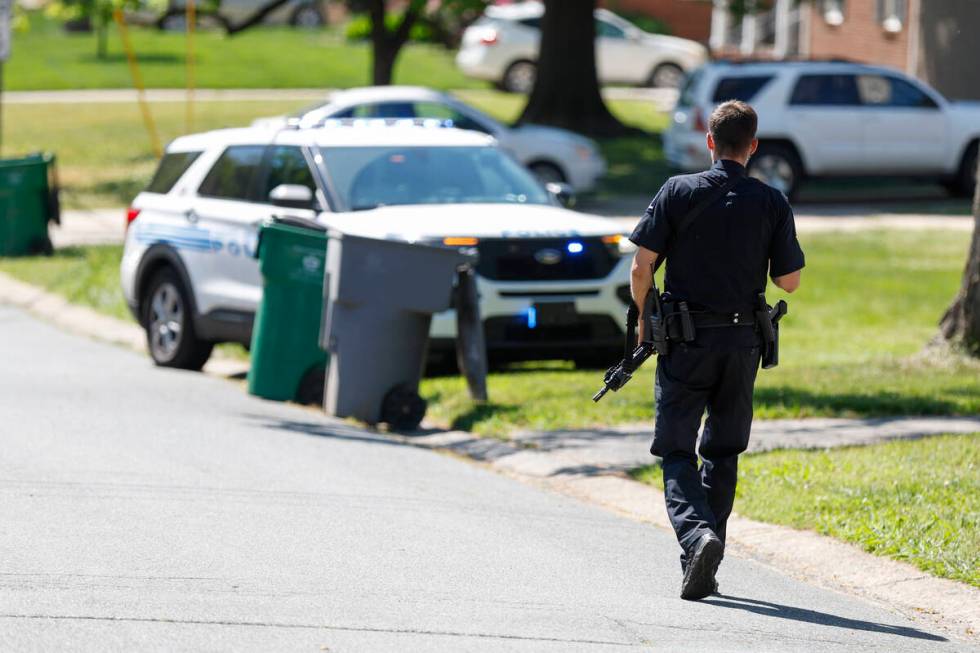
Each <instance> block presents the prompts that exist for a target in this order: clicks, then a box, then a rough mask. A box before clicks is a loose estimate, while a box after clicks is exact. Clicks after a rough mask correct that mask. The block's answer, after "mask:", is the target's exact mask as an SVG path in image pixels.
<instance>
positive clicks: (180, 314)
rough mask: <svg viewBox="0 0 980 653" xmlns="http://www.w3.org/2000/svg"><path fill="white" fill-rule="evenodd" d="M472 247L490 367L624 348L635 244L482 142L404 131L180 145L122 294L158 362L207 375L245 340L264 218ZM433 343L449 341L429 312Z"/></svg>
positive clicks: (451, 327) (135, 209) (330, 129)
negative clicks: (225, 347)
mask: <svg viewBox="0 0 980 653" xmlns="http://www.w3.org/2000/svg"><path fill="white" fill-rule="evenodd" d="M273 215H279V216H288V217H293V218H304V219H307V220H315V221H317V222H320V223H322V224H324V225H327V226H330V227H333V228H335V229H339V230H340V231H342V232H345V233H352V234H358V235H363V236H369V237H376V238H392V239H400V240H406V241H410V242H428V243H438V244H442V245H445V246H455V247H467V248H476V249H477V251H478V252H479V263H478V267H477V273H478V274H477V283H478V290H479V293H480V297H481V310H482V316H483V319H484V325H485V328H486V338H487V345H488V349H489V350H490V353H491V355H494V356H505V355H506V356H510V355H514V356H517V357H523V358H527V357H531V358H536V359H540V358H549V357H551V358H586V359H588V358H589V357H590V356H591V357H593V358H594V357H595V355H596V353H597V352H599V353H607V352H608V351H609V350H611V349H613V348H615V347H617V346H619V345H620V344H621V342H620V341H621V338H622V335H623V331H622V327H621V325H620V321H621V318H622V315H623V309H624V307H625V305H626V302H627V301H628V296H629V285H628V284H629V257H628V256H625V254H628V253H629V245H628V241H627V240H626V239H625V238H623V237H622V234H621V227H620V226H619V225H617V224H616V223H614V222H612V221H610V220H606V219H604V218H599V217H593V216H587V215H583V214H580V213H576V212H573V211H570V210H568V209H565V208H563V207H561V206H560V205H558V204H557V203H556V201H555V199H554V198H553V197H552V195H551V194H549V192H548V191H546V190H545V188H543V187H542V186H541V185H540V184H539V183H538V182H537V181H536V180H535V179H534V178H533V177H532V176H531V174H530V173H529V172H528V171H527V170H526V169H525V168H523V167H522V166H520V164H518V163H517V162H516V161H514V160H513V159H511V158H510V157H509V156H508V155H506V154H505V153H503V152H502V151H501V150H500V149H499V148H498V147H497V146H496V144H495V142H494V140H493V139H492V138H490V137H488V136H486V135H484V134H478V133H475V132H466V131H461V130H457V129H448V128H431V127H422V126H418V125H410V126H381V127H379V126H376V125H372V126H349V125H334V126H326V127H323V128H318V129H285V130H270V129H263V128H248V129H233V130H222V131H215V132H209V133H205V134H197V135H193V136H185V137H182V138H178V139H177V140H175V141H174V142H173V143H171V144H170V146H169V147H168V148H167V153H166V154H165V155H164V157H163V159H162V161H161V162H160V166H159V168H158V170H157V172H156V174H155V176H154V177H153V179H152V181H151V182H150V184H149V186H148V187H147V189H146V190H145V191H143V192H142V193H140V194H139V195H138V196H137V197H136V199H135V200H134V201H133V204H132V207H131V208H130V210H129V216H128V218H129V227H128V231H127V234H126V245H125V250H124V253H123V259H122V266H121V273H122V287H123V292H124V295H125V297H126V300H127V303H128V304H129V306H130V308H131V309H132V311H133V314H134V315H135V316H136V318H137V320H139V321H140V323H141V324H142V325H143V327H144V328H145V329H146V332H147V341H148V344H149V349H150V352H151V355H152V357H153V359H154V360H155V361H156V362H157V363H158V364H160V365H166V366H172V367H182V368H188V369H198V368H200V367H201V366H202V365H203V364H204V362H205V361H206V360H207V358H208V356H209V355H210V352H211V347H212V346H213V344H214V343H216V342H222V341H231V342H240V343H243V344H248V343H249V341H250V338H251V329H252V321H253V316H254V313H255V310H256V308H257V306H258V303H259V301H260V299H261V296H262V279H261V276H260V274H259V268H258V264H257V261H256V260H255V258H254V252H255V248H256V239H257V234H258V228H259V225H260V224H261V223H262V222H263V221H264V220H267V219H269V218H270V216H273ZM432 337H433V342H432V347H433V348H434V349H435V350H436V351H437V352H438V351H439V350H446V349H449V348H451V347H452V346H453V340H454V338H455V318H454V316H453V314H452V313H451V312H449V313H444V314H440V315H437V316H435V318H434V320H433V325H432Z"/></svg>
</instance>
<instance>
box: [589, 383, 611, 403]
mask: <svg viewBox="0 0 980 653" xmlns="http://www.w3.org/2000/svg"><path fill="white" fill-rule="evenodd" d="M607 392H609V386H608V385H607V386H604V387H603V388H602V390H600V391H599V392H597V393H595V394H594V395H592V401H599V400H600V399H602V398H603V397H605V396H606V393H607Z"/></svg>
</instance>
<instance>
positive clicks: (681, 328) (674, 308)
mask: <svg viewBox="0 0 980 653" xmlns="http://www.w3.org/2000/svg"><path fill="white" fill-rule="evenodd" d="M663 307H664V328H665V330H666V333H667V339H668V340H670V341H672V342H694V339H695V337H697V330H696V329H695V328H694V318H693V317H692V315H691V310H690V308H689V307H688V305H687V302H685V301H678V302H674V301H669V300H668V301H665V302H664V304H663Z"/></svg>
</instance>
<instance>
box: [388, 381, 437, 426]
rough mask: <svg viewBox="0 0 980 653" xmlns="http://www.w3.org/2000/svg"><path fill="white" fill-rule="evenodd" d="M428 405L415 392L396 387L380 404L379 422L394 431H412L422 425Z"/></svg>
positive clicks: (401, 386) (399, 386) (403, 387)
mask: <svg viewBox="0 0 980 653" xmlns="http://www.w3.org/2000/svg"><path fill="white" fill-rule="evenodd" d="M428 407H429V405H428V404H427V403H426V401H425V399H423V398H422V397H420V396H419V394H418V393H417V392H415V390H413V389H412V388H410V387H408V386H406V385H397V386H395V387H394V388H392V389H391V390H389V391H388V394H386V395H385V398H384V400H382V402H381V421H382V422H384V423H386V424H388V425H389V426H391V428H393V429H395V430H396V431H413V430H415V429H417V428H418V427H419V424H421V423H422V418H423V417H425V410H426V408H428Z"/></svg>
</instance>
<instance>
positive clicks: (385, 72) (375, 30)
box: [368, 0, 425, 86]
mask: <svg viewBox="0 0 980 653" xmlns="http://www.w3.org/2000/svg"><path fill="white" fill-rule="evenodd" d="M424 4H425V2H424V0H412V1H411V2H409V4H408V6H407V7H406V8H405V13H404V14H403V15H402V19H401V22H400V23H399V24H398V27H396V28H395V31H394V32H391V31H389V30H388V26H387V25H386V24H385V14H386V13H387V12H386V11H385V0H370V3H369V4H368V13H369V14H370V16H371V55H372V63H371V78H372V80H373V83H374V85H375V86H387V85H388V84H391V81H392V78H393V76H394V71H395V60H396V59H398V55H399V53H401V50H402V46H404V45H405V43H407V42H408V37H409V35H410V34H411V32H412V27H414V26H415V23H416V22H417V21H418V19H419V16H420V15H421V11H422V7H423V6H424Z"/></svg>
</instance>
